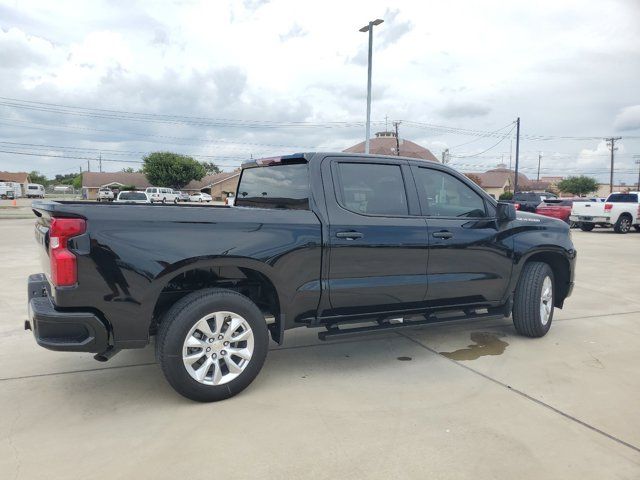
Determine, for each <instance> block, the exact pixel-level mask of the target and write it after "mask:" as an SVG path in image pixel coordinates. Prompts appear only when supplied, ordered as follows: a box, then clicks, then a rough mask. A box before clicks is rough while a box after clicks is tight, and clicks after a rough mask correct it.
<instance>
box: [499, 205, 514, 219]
mask: <svg viewBox="0 0 640 480" xmlns="http://www.w3.org/2000/svg"><path fill="white" fill-rule="evenodd" d="M496 217H498V221H499V222H510V221H512V220H515V219H516V206H515V205H514V204H513V203H507V202H498V206H497V207H496Z"/></svg>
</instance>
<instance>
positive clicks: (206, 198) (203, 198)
mask: <svg viewBox="0 0 640 480" xmlns="http://www.w3.org/2000/svg"><path fill="white" fill-rule="evenodd" d="M211 200H212V198H211V195H209V194H208V193H204V192H198V193H193V194H191V195H189V201H190V202H200V203H202V202H210V201H211Z"/></svg>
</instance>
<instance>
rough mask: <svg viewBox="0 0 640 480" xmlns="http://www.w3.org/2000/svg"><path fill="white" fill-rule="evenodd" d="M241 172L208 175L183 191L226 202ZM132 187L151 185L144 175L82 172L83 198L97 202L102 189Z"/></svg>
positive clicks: (139, 187) (186, 186)
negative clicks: (201, 193) (99, 191)
mask: <svg viewBox="0 0 640 480" xmlns="http://www.w3.org/2000/svg"><path fill="white" fill-rule="evenodd" d="M239 176H240V171H234V172H223V173H218V174H216V175H207V176H206V177H203V178H202V180H192V181H191V182H189V183H188V184H187V185H185V186H184V187H183V188H182V189H181V190H182V191H183V192H187V193H195V192H206V193H208V194H210V195H211V196H212V197H213V199H214V200H218V201H220V200H224V199H225V198H227V194H228V193H230V192H233V193H235V191H236V187H237V186H238V179H239ZM128 186H132V187H135V189H136V190H144V189H145V188H147V187H153V186H157V185H151V183H150V182H149V181H148V180H147V177H146V176H145V175H144V174H143V173H128V172H82V197H83V198H86V199H88V200H95V199H96V198H97V196H98V190H100V188H102V187H109V188H118V189H122V188H123V187H128Z"/></svg>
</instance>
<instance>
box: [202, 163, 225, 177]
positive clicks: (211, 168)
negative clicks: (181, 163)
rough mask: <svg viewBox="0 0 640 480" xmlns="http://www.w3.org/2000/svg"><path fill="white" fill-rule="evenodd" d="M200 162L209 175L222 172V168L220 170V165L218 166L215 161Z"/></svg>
mask: <svg viewBox="0 0 640 480" xmlns="http://www.w3.org/2000/svg"><path fill="white" fill-rule="evenodd" d="M200 163H201V164H202V166H203V167H204V169H205V170H206V172H207V175H215V174H217V173H220V172H222V170H220V167H218V166H217V165H216V164H215V163H213V162H200Z"/></svg>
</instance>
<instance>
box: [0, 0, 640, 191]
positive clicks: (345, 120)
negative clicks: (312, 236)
mask: <svg viewBox="0 0 640 480" xmlns="http://www.w3.org/2000/svg"><path fill="white" fill-rule="evenodd" d="M378 17H379V18H382V19H384V20H385V22H384V24H382V25H380V26H379V27H376V30H375V33H374V62H373V83H374V89H373V106H372V119H373V121H374V122H375V123H374V125H373V127H372V130H373V131H378V130H384V129H385V120H388V122H389V127H390V126H391V122H392V121H395V120H400V121H401V122H402V123H401V125H400V133H401V137H404V138H407V139H411V140H413V141H416V142H418V143H420V144H422V145H424V146H426V147H427V148H429V149H431V150H432V151H433V153H434V154H435V155H436V156H438V157H440V155H441V152H442V150H443V149H444V148H449V149H450V151H451V154H452V162H451V163H452V165H454V166H457V167H458V168H460V169H461V170H464V171H483V170H485V169H487V168H491V167H494V166H495V165H496V164H497V163H499V162H500V161H502V160H504V162H505V163H508V162H509V152H510V150H511V144H512V142H511V137H512V136H513V135H514V134H515V130H512V128H513V125H512V122H513V120H514V119H515V118H516V117H518V116H520V117H521V119H522V120H521V121H522V130H521V133H522V140H521V158H522V170H523V172H524V173H525V174H527V175H528V176H529V177H534V178H535V174H536V173H535V170H536V167H537V159H538V154H539V152H541V153H542V175H556V174H564V175H568V174H577V173H585V174H590V175H592V176H597V177H598V178H600V179H603V180H604V179H607V180H608V168H609V158H608V149H607V145H606V143H605V142H604V141H603V140H602V138H603V137H608V136H620V137H622V140H620V141H618V143H617V145H618V147H619V149H618V151H617V152H616V153H617V159H616V171H617V172H618V173H616V181H618V180H620V181H626V182H628V183H631V182H635V181H636V179H637V167H636V165H635V159H634V157H633V155H634V154H637V155H640V2H638V1H636V0H626V1H624V0H620V1H605V0H580V1H570V0H563V1H557V0H553V1H547V0H537V1H536V2H531V1H511V2H505V1H487V0H485V1H483V2H477V1H473V0H467V1H462V0H461V1H455V0H452V1H450V2H424V1H417V0H416V1H412V2H409V1H404V2H403V1H395V2H388V1H387V2H383V1H377V0H368V1H366V2H365V1H362V2H355V1H354V2H345V1H340V2H338V1H329V0H323V1H313V2H312V1H307V2H300V1H293V0H271V1H259V0H245V1H223V0H219V1H190V0H181V1H176V2H137V1H135V0H127V1H120V0H112V1H104V2H99V1H91V2H64V1H56V2H51V1H48V0H46V1H17V0H14V1H4V0H0V97H1V98H0V132H2V134H1V135H0V170H11V171H15V170H28V171H29V170H34V169H36V170H39V171H41V172H43V173H45V174H47V175H49V176H53V175H55V174H56V173H71V172H75V171H79V168H80V167H81V166H82V168H83V169H86V168H87V159H92V160H89V161H90V164H91V169H92V170H95V169H97V168H98V162H97V160H96V159H97V158H98V157H99V156H102V158H103V170H105V171H110V170H120V169H122V168H123V167H127V166H133V167H137V166H138V165H139V163H136V162H139V161H140V158H141V157H142V156H143V155H144V154H145V152H149V151H154V150H160V149H162V150H172V151H178V152H181V153H187V154H191V155H194V156H196V158H198V159H200V160H213V161H215V162H216V163H218V164H219V165H222V166H223V167H224V168H225V169H230V168H233V167H234V166H237V165H239V164H240V163H241V162H242V161H243V160H244V159H247V158H249V157H250V156H254V157H256V156H265V155H273V154H281V153H293V152H295V151H305V150H306V151H313V150H343V149H344V148H347V147H349V146H351V145H353V144H355V143H357V142H359V141H362V140H363V139H364V123H363V122H364V117H365V106H366V105H365V98H366V64H367V50H366V46H367V44H366V42H367V35H366V34H364V33H361V32H359V31H358V29H359V28H360V27H362V26H363V25H364V24H366V23H367V21H368V20H372V19H375V18H378ZM513 149H515V142H513ZM71 157H76V158H71ZM634 172H636V173H634Z"/></svg>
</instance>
